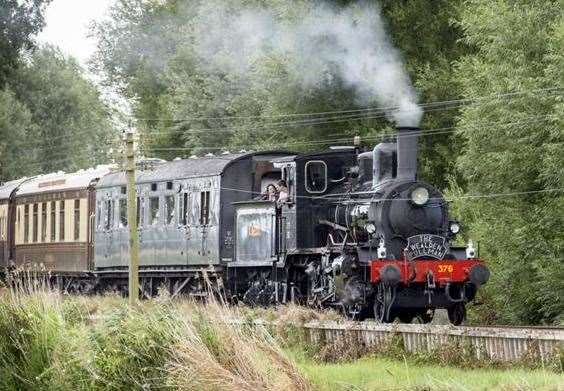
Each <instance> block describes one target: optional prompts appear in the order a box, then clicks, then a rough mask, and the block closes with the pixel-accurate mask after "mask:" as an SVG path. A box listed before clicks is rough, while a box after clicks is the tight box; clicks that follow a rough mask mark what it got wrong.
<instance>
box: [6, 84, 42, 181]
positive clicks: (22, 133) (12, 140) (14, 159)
mask: <svg viewBox="0 0 564 391" xmlns="http://www.w3.org/2000/svg"><path fill="white" fill-rule="evenodd" d="M35 131H36V126H35V124H34V123H33V121H32V118H31V113H30V111H29V109H28V108H27V107H26V106H25V105H24V104H22V103H21V102H19V101H18V100H17V99H16V97H15V94H14V93H13V92H12V91H11V90H9V89H4V90H2V91H0V183H1V182H5V181H7V180H10V179H14V178H19V177H23V176H25V175H27V174H29V173H30V168H31V167H30V154H29V153H28V151H27V150H26V140H27V136H28V134H30V133H33V132H35Z"/></svg>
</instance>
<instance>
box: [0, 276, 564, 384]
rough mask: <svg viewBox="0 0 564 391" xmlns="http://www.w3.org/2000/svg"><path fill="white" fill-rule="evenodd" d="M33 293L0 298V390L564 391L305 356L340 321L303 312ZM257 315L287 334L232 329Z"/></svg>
mask: <svg viewBox="0 0 564 391" xmlns="http://www.w3.org/2000/svg"><path fill="white" fill-rule="evenodd" d="M29 286H30V285H29V284H28V283H26V284H24V285H22V286H20V287H19V289H17V290H16V291H8V290H4V291H0V389H1V390H13V389H18V390H106V389H119V390H123V389H128V390H136V389H162V388H167V389H179V390H229V391H231V390H233V391H239V390H271V389H284V390H300V391H301V390H337V389H339V390H340V389H351V390H352V389H363V390H392V389H393V390H406V391H407V390H421V389H426V390H433V391H434V390H462V389H464V390H485V389H488V390H494V389H499V390H508V391H511V390H533V389H534V390H537V389H544V390H547V391H550V390H557V389H559V388H558V387H561V386H562V385H564V383H563V381H562V377H561V373H555V372H552V371H550V370H548V369H537V370H530V369H525V368H523V369H515V368H513V369H505V370H501V369H491V368H490V369H471V368H473V367H474V365H473V364H472V363H470V362H459V363H458V365H459V366H461V368H462V369H456V368H455V367H452V366H451V365H447V364H446V363H442V365H440V366H436V365H432V364H430V363H429V361H426V360H425V359H423V357H420V358H417V357H416V356H411V355H407V354H406V352H403V353H402V351H401V350H398V349H397V348H394V347H393V346H392V345H390V346H388V347H386V349H385V350H386V352H387V353H384V352H383V351H382V352H380V353H375V352H372V353H370V354H369V355H366V352H364V353H365V356H364V357H361V358H358V357H351V356H348V358H347V357H346V355H344V353H345V352H344V351H339V352H337V351H335V350H333V352H334V353H337V354H338V355H339V360H338V361H339V362H338V363H335V362H334V361H335V356H333V357H332V358H331V357H329V356H325V357H322V356H321V355H320V354H319V352H320V351H321V350H318V351H316V352H315V353H314V351H313V350H311V351H308V350H307V349H304V347H305V346H306V345H304V343H303V340H302V339H301V338H302V336H300V335H298V334H297V332H298V331H297V330H298V328H297V327H296V325H299V324H301V323H302V322H307V321H309V320H312V319H333V318H335V315H334V314H331V313H325V312H324V313H320V312H316V311H312V310H308V309H304V308H300V307H292V306H289V307H281V309H280V310H279V311H277V312H272V311H268V312H267V311H263V310H258V311H255V310H250V309H248V308H244V309H243V311H244V313H241V312H240V310H239V309H238V308H227V307H223V306H222V305H220V304H219V303H217V302H212V303H208V304H207V305H201V304H195V303H193V302H190V301H184V300H171V299H170V298H168V297H167V296H160V297H158V298H156V299H153V300H149V301H145V302H143V303H141V304H140V305H139V307H137V308H135V309H128V308H127V302H126V300H124V299H121V298H118V297H115V296H106V297H67V296H61V295H59V294H57V293H55V292H51V291H48V290H45V289H43V288H42V287H41V286H39V287H37V286H35V287H32V288H31V289H29V288H28V287H29ZM30 291H31V292H30ZM257 316H260V317H264V318H269V317H270V318H273V317H275V318H276V319H277V320H278V321H279V322H280V324H283V325H285V326H281V327H277V328H276V329H275V330H272V332H273V333H269V332H268V331H267V330H266V329H265V328H263V327H261V326H257V325H256V324H253V325H251V324H250V323H242V324H241V325H233V324H232V323H230V321H231V320H232V319H234V318H237V317H239V318H240V317H243V318H244V317H247V318H248V319H252V318H255V317H257ZM292 325H293V326H292ZM273 335H275V336H276V337H273ZM282 347H283V348H282ZM312 353H314V354H312ZM454 358H455V355H454V354H453V355H452V356H451V357H450V359H454ZM328 359H329V361H330V362H327V360H328ZM429 359H430V357H429ZM343 360H344V361H343ZM435 362H436V361H435ZM453 362H454V361H453Z"/></svg>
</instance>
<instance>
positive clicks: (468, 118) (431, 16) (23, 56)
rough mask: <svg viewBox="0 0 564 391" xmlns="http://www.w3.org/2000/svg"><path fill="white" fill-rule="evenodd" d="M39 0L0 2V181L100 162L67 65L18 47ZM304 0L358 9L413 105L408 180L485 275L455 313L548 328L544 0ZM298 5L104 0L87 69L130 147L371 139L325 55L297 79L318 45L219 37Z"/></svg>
mask: <svg viewBox="0 0 564 391" xmlns="http://www.w3.org/2000/svg"><path fill="white" fill-rule="evenodd" d="M48 3H49V1H41V0H33V1H32V0H26V1H15V0H1V1H0V5H1V7H0V10H1V12H0V22H2V23H1V26H2V27H1V29H0V38H1V40H0V41H1V43H0V181H4V180H7V179H12V178H15V177H19V176H22V175H34V174H37V173H40V172H47V171H52V170H57V169H67V170H69V169H74V168H82V167H85V166H88V165H93V164H96V163H98V162H104V161H107V153H108V152H109V151H110V149H111V148H112V146H113V142H114V141H115V132H113V129H114V128H115V126H114V124H113V123H112V122H111V121H110V117H109V114H110V111H109V110H108V108H107V107H105V106H104V105H103V104H102V103H101V98H100V95H99V92H98V91H97V90H96V88H95V87H94V85H93V84H92V82H90V81H88V80H86V79H85V78H84V73H83V71H82V70H81V69H80V67H79V66H78V65H77V64H76V63H75V62H74V60H72V59H70V58H65V57H64V56H62V55H61V53H60V52H59V51H58V50H57V49H56V48H50V47H44V48H39V49H38V48H37V47H36V46H37V45H36V44H35V42H34V36H35V35H36V34H37V32H39V31H40V30H41V28H42V27H43V25H44V20H43V11H44V9H45V6H46V4H48ZM322 3H323V4H325V5H326V6H327V7H330V8H332V9H334V12H336V13H339V12H340V11H339V10H343V9H344V8H346V7H349V6H351V5H360V6H361V7H362V6H364V7H367V8H366V9H373V8H374V7H376V8H377V9H378V10H379V11H378V12H380V14H381V15H382V20H383V21H384V23H383V24H384V25H385V26H383V27H384V28H385V29H386V31H387V32H388V35H389V39H390V40H391V41H392V42H393V44H394V45H395V47H397V48H398V50H399V53H401V56H402V58H403V61H404V62H405V68H406V69H407V72H408V74H409V76H410V78H411V80H412V82H413V84H414V87H415V89H416V90H417V93H418V95H419V99H420V102H422V103H425V104H428V105H426V106H425V108H426V113H425V115H424V117H423V122H422V124H421V126H422V127H423V128H424V129H427V132H426V133H425V134H424V136H423V137H421V139H420V145H421V155H420V157H419V164H420V167H421V169H420V177H421V179H424V180H426V181H428V182H429V183H432V184H435V185H437V186H438V187H439V188H440V189H441V190H443V191H444V192H445V194H447V195H448V196H449V198H451V199H452V200H453V203H452V210H453V212H454V216H455V217H456V218H458V219H460V221H461V222H462V223H463V228H464V231H463V234H462V235H461V238H462V239H464V240H468V239H470V238H473V239H474V241H475V242H476V241H477V242H478V243H479V248H480V255H481V256H482V257H483V258H484V259H485V260H486V261H487V262H488V264H489V266H490V268H491V271H492V278H491V280H490V282H489V284H488V285H486V286H485V287H484V289H483V290H482V291H481V293H480V297H479V301H481V302H482V303H484V305H482V306H477V307H475V308H472V309H471V311H470V316H471V318H472V319H473V320H475V321H477V322H480V323H512V324H562V322H564V318H563V316H564V262H562V260H563V259H564V258H563V257H564V256H563V254H564V235H563V232H564V219H562V213H561V211H562V210H563V209H564V192H563V191H562V189H564V174H563V171H562V169H561V168H562V166H563V165H564V154H563V153H562V143H563V141H564V124H563V118H564V117H563V111H564V104H563V100H562V86H563V81H564V80H563V77H564V76H563V73H562V68H563V65H564V63H563V61H564V60H563V58H564V57H563V56H562V48H563V44H564V18H563V15H564V14H563V13H562V11H561V2H560V1H558V0H543V1H540V0H526V1H515V0H495V1H485V0H468V1H466V0H455V1H452V0H448V1H447V0H440V1H433V2H429V1H426V0H414V1H410V2H398V1H393V0H380V1H375V0H374V1H365V2H360V1H355V0H327V1H325V2H322ZM315 7H319V2H311V1H305V0H292V1H279V0H223V1H220V0H212V1H202V0H197V1H190V2H185V1H179V0H158V1H157V0H117V1H116V3H115V5H114V6H113V8H112V10H111V14H110V17H109V18H108V19H107V20H105V21H102V22H99V23H98V24H97V25H96V26H95V27H94V31H93V33H94V34H95V35H96V36H97V37H98V38H99V46H98V50H97V53H96V54H95V56H94V58H93V61H92V64H91V66H92V71H93V72H95V73H97V75H98V76H99V77H100V78H101V79H102V80H103V86H104V88H108V89H110V90H113V91H116V92H118V93H120V94H122V95H123V96H125V97H126V98H128V99H129V101H130V102H131V105H132V112H133V115H134V119H135V126H136V127H137V128H138V129H139V131H140V134H141V139H140V143H141V150H140V151H141V153H142V154H145V155H151V156H157V157H162V158H166V159H171V158H174V157H176V156H184V157H187V156H190V155H192V154H200V155H201V154H203V153H207V152H210V151H211V152H218V151H222V150H225V149H231V150H240V149H246V150H249V149H263V148H281V149H289V150H297V151H304V150H317V149H321V148H324V147H325V146H327V145H329V144H335V143H338V144H340V143H347V142H349V140H350V139H352V136H353V135H361V136H362V138H363V140H365V144H366V146H367V147H371V146H373V145H374V144H375V143H376V142H378V140H380V139H381V137H382V136H383V135H384V134H388V133H390V132H392V125H391V124H390V122H389V121H388V119H387V118H386V117H385V116H384V115H383V114H382V112H381V111H378V110H374V109H372V110H367V111H356V112H351V111H347V112H343V111H346V110H363V109H365V108H366V107H372V108H374V107H381V106H382V104H381V103H380V102H378V101H377V100H373V101H372V100H370V99H368V100H366V99H363V100H361V99H359V91H358V89H355V88H353V87H352V86H351V85H350V83H347V82H346V80H345V78H344V77H343V75H342V74H339V73H338V72H336V71H335V66H333V65H334V64H332V63H331V62H326V63H321V64H320V66H319V67H318V68H317V69H316V71H315V72H314V73H315V74H309V73H307V72H306V70H309V69H311V67H304V66H303V65H304V64H308V63H310V62H314V63H315V64H317V63H316V62H315V61H317V60H318V57H320V56H321V54H320V53H319V52H311V51H305V53H304V52H303V51H302V52H299V53H301V55H299V56H296V55H292V54H289V53H287V52H285V51H268V50H267V51H266V52H261V51H259V52H256V51H252V50H251V51H243V50H242V48H241V47H239V46H237V45H235V47H233V38H229V37H231V36H236V35H234V34H235V33H237V34H239V33H241V32H240V31H239V30H237V31H227V30H228V29H227V28H226V26H224V25H223V23H221V22H223V21H225V20H226V19H225V18H226V15H227V16H228V17H227V20H229V18H230V17H235V16H238V17H240V16H241V15H243V17H245V16H246V15H248V14H249V13H254V15H255V16H257V15H258V16H259V21H260V20H261V19H260V17H261V15H262V16H264V13H265V12H266V11H268V15H273V16H272V18H273V20H274V21H275V22H276V23H277V24H279V25H280V26H287V27H290V26H295V25H296V22H297V21H300V20H301V19H303V18H304V17H305V16H304V15H312V14H313V15H315V10H316V8H315ZM371 7H372V8H371ZM213 17H217V18H218V19H217V20H215V21H214V20H210V19H209V18H213ZM312 25H315V23H313V24H312ZM247 26H248V24H245V23H241V26H239V27H240V28H242V29H243V30H244V28H245V27H247ZM263 27H264V28H265V29H266V33H268V32H269V30H268V27H269V26H266V27H265V26H263ZM313 27H315V26H313ZM313 27H312V28H313ZM251 33H252V32H251ZM262 33H264V31H263V32H262ZM218 35H219V36H218ZM251 35H252V34H251ZM254 36H256V37H257V39H259V38H260V37H261V36H262V35H260V34H255V35H254ZM210 37H213V38H214V39H219V41H218V42H219V43H217V45H215V46H213V49H217V50H212V51H211V52H210V51H209V50H208V51H207V52H205V51H204V52H205V53H204V54H205V55H203V54H202V45H203V44H202V39H207V38H210ZM223 38H225V39H223ZM318 38H319V37H318ZM322 38H323V36H321V38H320V39H321V41H323V39H322ZM230 39H231V40H230ZM296 41H300V40H296ZM272 42H274V40H270V41H269V43H272ZM236 43H237V42H236ZM259 46H260V45H259ZM208 49H209V48H208ZM246 49H247V47H245V50H246ZM267 49H268V48H267ZM264 53H266V54H267V55H265V54H264ZM241 60H244V61H243V62H241ZM310 79H311V80H312V81H311V80H310ZM304 80H308V81H311V82H304ZM360 95H362V94H360ZM437 102H438V103H437ZM429 103H430V105H429ZM311 113H329V114H315V115H312V114H311ZM351 113H356V115H352V114H351ZM358 113H365V115H359V114H358Z"/></svg>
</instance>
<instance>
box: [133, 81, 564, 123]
mask: <svg viewBox="0 0 564 391" xmlns="http://www.w3.org/2000/svg"><path fill="white" fill-rule="evenodd" d="M560 90H563V88H562V87H559V86H552V87H546V88H539V89H535V90H526V91H514V92H505V93H494V94H490V95H483V96H480V97H476V98H460V99H450V100H444V101H434V102H427V103H421V104H418V106H419V107H422V108H425V107H433V106H436V105H445V104H459V103H467V102H474V101H477V100H481V99H491V98H494V99H499V98H505V97H512V96H516V95H523V94H528V93H538V92H552V91H560ZM397 109H398V107H396V106H385V107H365V108H359V109H348V110H334V111H322V112H309V113H288V114H276V115H249V116H230V115H229V116H217V117H185V118H174V119H166V118H143V117H136V118H135V119H137V120H140V121H171V122H174V121H179V122H187V121H203V120H229V119H263V118H283V117H302V116H313V115H321V116H322V115H329V114H341V113H357V112H366V111H384V112H389V111H393V110H397ZM130 116H132V117H133V115H130Z"/></svg>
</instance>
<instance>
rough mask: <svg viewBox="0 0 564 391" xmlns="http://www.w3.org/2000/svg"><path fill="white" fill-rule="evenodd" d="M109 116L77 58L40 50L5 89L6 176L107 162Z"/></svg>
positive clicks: (0, 96) (2, 162)
mask: <svg viewBox="0 0 564 391" xmlns="http://www.w3.org/2000/svg"><path fill="white" fill-rule="evenodd" d="M109 115H110V110H109V109H108V108H107V107H106V106H105V105H104V104H103V103H102V99H101V97H100V93H99V92H98V90H97V88H96V87H95V86H94V84H93V83H92V82H91V81H89V80H87V79H86V78H85V75H84V72H83V70H82V69H81V68H80V67H79V66H78V64H77V63H76V62H75V60H73V59H72V58H66V57H64V56H63V55H62V54H61V52H60V51H59V50H58V49H56V48H54V47H49V46H46V47H42V48H41V49H38V50H36V51H35V52H34V53H33V54H32V55H31V56H30V57H29V61H28V62H27V63H26V64H25V66H21V67H20V68H19V69H18V70H17V71H15V72H14V73H13V74H12V77H11V79H10V81H9V84H8V86H7V87H6V88H5V89H4V90H3V91H1V92H0V180H1V181H4V180H9V179H13V178H18V177H22V176H24V175H37V174H39V173H45V172H52V171H56V170H60V169H64V170H76V169H79V168H87V167H91V166H93V165H95V164H99V163H102V162H107V159H108V150H109V148H110V147H111V146H112V145H113V142H114V141H115V136H114V135H113V134H112V131H113V129H114V124H113V123H112V122H111V121H110V116H109Z"/></svg>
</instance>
